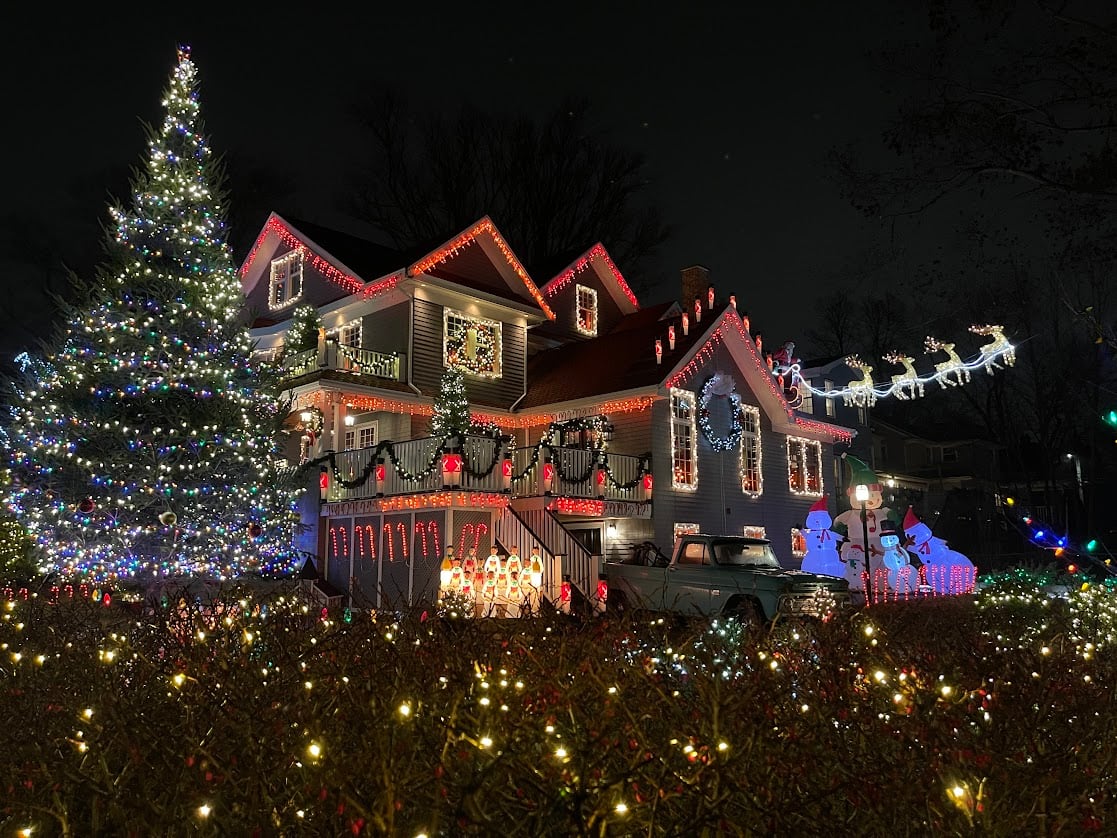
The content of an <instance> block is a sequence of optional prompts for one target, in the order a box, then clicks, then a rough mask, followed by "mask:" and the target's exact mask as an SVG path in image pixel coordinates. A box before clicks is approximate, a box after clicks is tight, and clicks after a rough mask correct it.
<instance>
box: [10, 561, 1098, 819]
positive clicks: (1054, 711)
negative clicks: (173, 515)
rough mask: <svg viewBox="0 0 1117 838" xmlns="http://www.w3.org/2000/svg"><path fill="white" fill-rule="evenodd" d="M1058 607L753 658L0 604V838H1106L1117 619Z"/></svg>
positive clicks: (492, 627) (926, 622) (619, 627)
mask: <svg viewBox="0 0 1117 838" xmlns="http://www.w3.org/2000/svg"><path fill="white" fill-rule="evenodd" d="M1049 581H1050V580H1044V579H1041V578H1038V577H1036V576H1035V575H1029V574H1021V573H1016V574H1010V575H1005V576H1002V577H999V578H997V579H995V580H993V581H992V583H990V584H987V585H986V587H985V588H984V589H983V590H982V591H981V592H980V593H979V594H977V595H976V597H973V598H971V597H960V598H940V599H936V600H933V601H927V602H921V603H897V604H894V605H888V606H881V607H874V608H873V609H870V610H868V611H862V612H858V613H857V614H855V615H852V616H851V617H850V618H846V619H840V620H835V621H832V622H829V623H825V624H818V623H803V624H792V623H777V624H776V625H775V626H774V627H773V628H772V629H771V630H770V631H769V632H768V633H766V634H765V635H764V636H762V637H760V638H755V637H754V638H751V639H750V638H742V637H741V636H739V635H738V634H737V633H736V631H735V630H734V629H733V627H728V628H727V627H725V626H717V625H715V626H668V625H665V624H661V623H651V622H631V621H621V622H609V621H605V620H597V621H590V622H587V623H578V622H572V621H569V618H563V619H560V618H558V617H557V616H556V617H548V616H539V617H537V618H535V619H524V620H511V621H473V620H468V619H458V618H455V617H453V616H452V615H449V614H441V615H440V614H429V613H418V614H409V615H389V614H384V613H381V614H372V613H354V612H347V611H341V612H338V613H326V614H321V613H320V612H318V611H316V610H313V609H308V608H306V607H304V606H301V605H299V604H298V600H297V599H295V598H292V597H291V595H290V593H288V594H287V595H285V596H283V597H280V596H279V595H277V594H274V593H273V594H267V595H264V596H261V595H259V594H256V595H253V594H249V593H248V592H246V591H236V590H230V589H225V591H223V592H222V593H221V595H220V596H219V597H218V598H217V599H216V600H214V601H212V602H209V603H208V604H198V603H197V602H196V601H195V599H194V598H193V597H192V596H191V595H186V596H182V597H177V596H176V595H175V593H174V592H173V591H172V592H170V593H169V594H168V593H166V592H165V593H164V594H163V596H161V597H158V598H150V599H149V600H148V602H147V603H146V604H141V603H135V604H131V605H128V604H124V599H125V597H123V596H120V595H119V594H118V596H117V597H116V598H115V600H114V604H113V605H112V606H110V607H105V606H104V605H102V604H97V605H94V604H93V603H92V601H91V600H90V599H83V598H80V597H76V596H75V598H73V599H70V598H68V597H61V598H59V599H58V600H57V604H54V605H51V604H48V603H47V601H46V599H47V598H46V597H29V598H28V599H27V600H23V599H20V598H18V597H17V598H16V599H15V601H9V602H3V603H0V617H2V619H0V650H2V655H0V684H2V687H0V711H2V712H3V715H4V718H6V719H8V724H6V725H5V726H4V729H3V732H2V733H0V752H2V753H3V754H4V759H3V760H0V827H2V829H3V831H4V834H17V833H18V831H19V830H22V829H30V830H32V833H31V834H34V835H52V834H75V835H77V834H84V835H89V834H113V835H150V834H178V833H176V832H174V830H178V832H181V833H183V834H185V833H187V832H190V833H194V832H197V833H198V834H228V835H278V834H314V835H340V834H354V835H404V836H417V835H428V836H436V835H492V834H496V833H501V834H505V835H510V836H511V835H531V836H541V835H556V836H559V835H561V836H567V835H591V834H592V835H649V834H655V835H682V834H687V835H698V834H705V835H737V834H743V833H747V832H752V833H753V834H782V835H823V834H833V833H834V832H835V830H837V831H838V832H839V833H840V834H858V835H899V834H983V835H1006V836H1007V835H1019V834H1040V833H1043V834H1076V835H1077V834H1082V833H1084V832H1090V831H1097V832H1108V833H1109V834H1112V833H1113V830H1114V829H1115V823H1117V821H1114V816H1113V814H1112V812H1113V793H1114V790H1115V788H1117V776H1115V771H1117V765H1115V764H1114V761H1113V756H1112V754H1113V749H1112V743H1113V741H1114V739H1115V737H1117V706H1115V705H1114V702H1113V700H1112V696H1113V695H1114V694H1115V692H1114V687H1115V686H1117V684H1115V681H1117V677H1115V676H1117V660H1115V659H1114V656H1113V654H1112V644H1113V643H1114V638H1115V635H1114V604H1115V600H1114V594H1113V592H1112V591H1109V590H1107V589H1104V588H1094V587H1091V586H1089V585H1087V586H1086V588H1085V589H1082V588H1081V587H1070V586H1062V587H1052V586H1051V585H1047V587H1046V588H1045V587H1044V585H1045V584H1046V583H1047V582H1049ZM1053 593H1055V594H1058V596H1053V595H1052V594H1053ZM102 601H103V600H102ZM168 830H170V831H168Z"/></svg>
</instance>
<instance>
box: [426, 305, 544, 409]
mask: <svg viewBox="0 0 1117 838" xmlns="http://www.w3.org/2000/svg"><path fill="white" fill-rule="evenodd" d="M412 317H413V320H412V322H413V324H414V329H415V338H414V342H413V343H414V346H413V350H414V355H415V357H414V358H413V360H412V367H411V370H412V373H411V374H412V383H414V384H415V386H416V387H418V388H419V389H420V390H422V391H423V393H425V394H426V395H428V396H431V397H432V398H433V397H434V396H437V395H438V388H439V383H440V382H441V380H442V373H443V372H444V371H445V369H446V368H445V366H444V365H443V358H442V333H443V307H442V306H440V305H437V304H435V303H431V302H428V301H426V300H415V301H414V310H413V312H412ZM526 340H527V334H526V329H524V328H523V327H521V326H516V325H513V324H510V323H504V324H503V326H502V327H501V359H500V367H501V377H500V378H496V379H493V378H481V377H478V376H472V375H466V377H465V387H466V394H467V396H468V397H469V401H470V403H471V404H475V405H488V406H491V407H503V408H508V407H511V406H512V404H513V403H514V402H515V401H516V400H517V399H518V398H520V396H522V395H523V392H524V352H525V349H526Z"/></svg>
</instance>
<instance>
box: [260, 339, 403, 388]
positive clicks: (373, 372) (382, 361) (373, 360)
mask: <svg viewBox="0 0 1117 838" xmlns="http://www.w3.org/2000/svg"><path fill="white" fill-rule="evenodd" d="M403 359H404V356H403V355H402V354H400V353H399V352H375V351H373V350H371V349H360V348H358V347H355V346H345V345H344V344H340V343H338V342H337V341H336V340H332V339H331V340H325V341H322V342H320V343H319V346H318V348H316V349H305V350H303V351H302V352H296V353H294V354H292V355H288V356H287V357H286V358H284V359H283V361H282V362H281V363H280V370H281V373H282V377H283V379H284V380H290V379H295V378H301V377H302V376H305V375H313V374H317V373H321V372H323V371H326V370H331V371H337V372H344V373H349V374H351V375H354V376H365V375H367V376H374V377H376V378H387V379H389V380H391V381H401V380H402V379H401V378H400V371H401V370H403V369H405V367H406V365H405V364H404V363H403Z"/></svg>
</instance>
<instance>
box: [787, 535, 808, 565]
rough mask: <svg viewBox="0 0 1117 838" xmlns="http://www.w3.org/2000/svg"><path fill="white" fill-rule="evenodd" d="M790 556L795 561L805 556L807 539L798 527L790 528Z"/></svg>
mask: <svg viewBox="0 0 1117 838" xmlns="http://www.w3.org/2000/svg"><path fill="white" fill-rule="evenodd" d="M791 555H793V556H794V557H795V558H797V559H801V558H803V556H805V555H807V539H806V536H804V535H803V531H802V530H801V529H799V528H798V527H792V528H791Z"/></svg>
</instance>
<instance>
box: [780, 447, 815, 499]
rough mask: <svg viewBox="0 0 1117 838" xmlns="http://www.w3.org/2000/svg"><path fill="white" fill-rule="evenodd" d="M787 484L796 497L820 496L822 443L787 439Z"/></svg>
mask: <svg viewBox="0 0 1117 838" xmlns="http://www.w3.org/2000/svg"><path fill="white" fill-rule="evenodd" d="M787 484H788V487H789V488H790V489H791V491H792V493H794V494H796V495H821V494H822V443H821V442H819V441H818V440H816V439H802V438H800V437H793V436H789V437H788V438H787Z"/></svg>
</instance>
